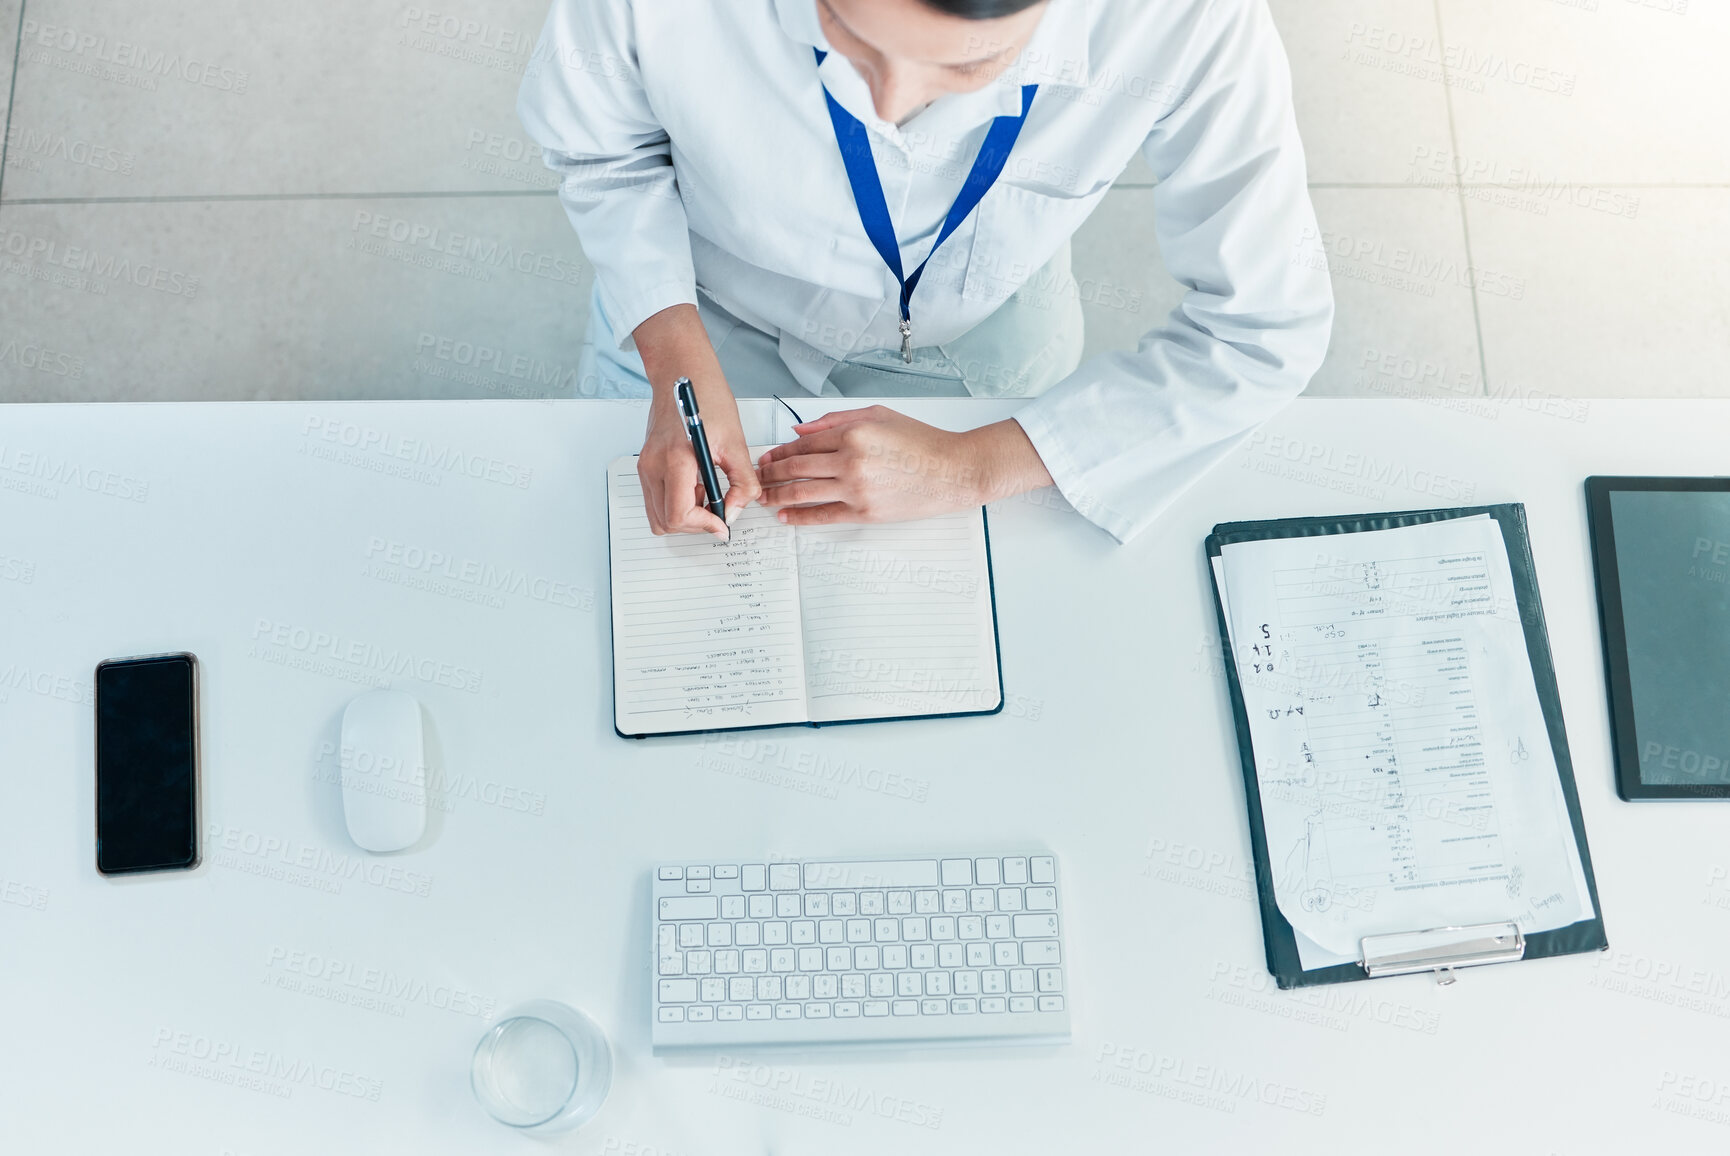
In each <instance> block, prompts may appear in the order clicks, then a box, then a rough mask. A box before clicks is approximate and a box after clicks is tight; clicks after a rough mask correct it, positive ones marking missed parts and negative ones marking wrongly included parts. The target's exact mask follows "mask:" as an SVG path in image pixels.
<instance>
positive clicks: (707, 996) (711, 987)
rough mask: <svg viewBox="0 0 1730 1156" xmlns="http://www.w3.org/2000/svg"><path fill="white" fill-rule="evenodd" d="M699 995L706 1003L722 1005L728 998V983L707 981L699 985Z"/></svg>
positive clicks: (720, 980)
mask: <svg viewBox="0 0 1730 1156" xmlns="http://www.w3.org/2000/svg"><path fill="white" fill-rule="evenodd" d="M698 991H699V994H700V995H701V997H702V1000H703V1002H704V1003H720V1002H721V1001H722V1000H724V999H726V998H727V981H726V980H724V979H705V980H702V981H701V982H700V984H699V985H698Z"/></svg>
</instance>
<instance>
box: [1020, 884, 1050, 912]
mask: <svg viewBox="0 0 1730 1156" xmlns="http://www.w3.org/2000/svg"><path fill="white" fill-rule="evenodd" d="M1027 910H1029V911H1056V910H1057V888H1055V887H1029V888H1028V889H1027Z"/></svg>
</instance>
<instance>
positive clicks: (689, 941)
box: [679, 923, 703, 947]
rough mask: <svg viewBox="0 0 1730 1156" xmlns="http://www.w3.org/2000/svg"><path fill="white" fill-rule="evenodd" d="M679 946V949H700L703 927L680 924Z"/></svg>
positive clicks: (692, 924) (695, 924) (698, 924)
mask: <svg viewBox="0 0 1730 1156" xmlns="http://www.w3.org/2000/svg"><path fill="white" fill-rule="evenodd" d="M679 946H680V947H701V946H703V925H702V924H701V923H681V924H679Z"/></svg>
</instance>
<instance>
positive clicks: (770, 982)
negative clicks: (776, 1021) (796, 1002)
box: [757, 975, 782, 1000]
mask: <svg viewBox="0 0 1730 1156" xmlns="http://www.w3.org/2000/svg"><path fill="white" fill-rule="evenodd" d="M757 998H758V999H760V1000H777V999H781V998H782V995H781V977H780V976H778V975H760V976H758V977H757Z"/></svg>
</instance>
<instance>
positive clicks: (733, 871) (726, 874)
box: [715, 863, 739, 879]
mask: <svg viewBox="0 0 1730 1156" xmlns="http://www.w3.org/2000/svg"><path fill="white" fill-rule="evenodd" d="M738 877H739V865H738V864H737V863H735V864H732V865H731V866H723V867H717V868H715V878H717V879H737V878H738Z"/></svg>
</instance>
